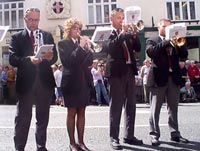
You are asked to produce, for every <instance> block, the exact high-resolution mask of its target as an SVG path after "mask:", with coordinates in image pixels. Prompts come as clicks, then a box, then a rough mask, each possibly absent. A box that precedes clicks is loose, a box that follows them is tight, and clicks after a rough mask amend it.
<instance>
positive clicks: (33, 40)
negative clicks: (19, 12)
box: [30, 31, 35, 48]
mask: <svg viewBox="0 0 200 151" xmlns="http://www.w3.org/2000/svg"><path fill="white" fill-rule="evenodd" d="M30 38H31V44H32V47H33V48H34V45H35V38H34V35H33V31H31V34H30Z"/></svg>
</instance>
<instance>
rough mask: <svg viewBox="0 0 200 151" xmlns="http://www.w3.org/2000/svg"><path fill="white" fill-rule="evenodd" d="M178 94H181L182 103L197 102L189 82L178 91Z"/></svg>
mask: <svg viewBox="0 0 200 151" xmlns="http://www.w3.org/2000/svg"><path fill="white" fill-rule="evenodd" d="M180 93H181V101H182V102H196V101H197V98H196V93H195V90H194V88H193V86H191V83H190V82H186V83H185V86H184V87H182V88H181V89H180Z"/></svg>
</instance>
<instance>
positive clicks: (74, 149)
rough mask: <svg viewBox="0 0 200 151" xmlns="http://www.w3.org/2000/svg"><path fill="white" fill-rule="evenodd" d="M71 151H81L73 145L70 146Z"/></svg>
mask: <svg viewBox="0 0 200 151" xmlns="http://www.w3.org/2000/svg"><path fill="white" fill-rule="evenodd" d="M69 150H70V151H79V149H78V147H76V146H72V145H69Z"/></svg>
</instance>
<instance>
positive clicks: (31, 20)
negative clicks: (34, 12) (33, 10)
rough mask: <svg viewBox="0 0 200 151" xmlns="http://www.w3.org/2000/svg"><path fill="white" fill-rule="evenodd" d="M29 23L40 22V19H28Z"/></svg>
mask: <svg viewBox="0 0 200 151" xmlns="http://www.w3.org/2000/svg"><path fill="white" fill-rule="evenodd" d="M26 19H27V20H28V21H29V22H39V21H40V20H39V19H33V18H26Z"/></svg>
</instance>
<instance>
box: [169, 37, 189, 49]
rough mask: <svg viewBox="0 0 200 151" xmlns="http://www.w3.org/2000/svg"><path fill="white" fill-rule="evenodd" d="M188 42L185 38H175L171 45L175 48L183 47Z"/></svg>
mask: <svg viewBox="0 0 200 151" xmlns="http://www.w3.org/2000/svg"><path fill="white" fill-rule="evenodd" d="M185 42H186V40H185V37H175V38H173V39H172V40H171V43H172V45H173V46H179V47H181V46H183V45H184V44H185Z"/></svg>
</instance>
